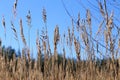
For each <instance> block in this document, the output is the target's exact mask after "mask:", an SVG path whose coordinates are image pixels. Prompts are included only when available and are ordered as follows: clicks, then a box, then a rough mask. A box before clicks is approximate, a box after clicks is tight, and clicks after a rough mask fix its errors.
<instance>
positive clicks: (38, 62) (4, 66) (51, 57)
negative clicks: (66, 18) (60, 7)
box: [0, 0, 120, 80]
mask: <svg viewBox="0 0 120 80" xmlns="http://www.w3.org/2000/svg"><path fill="white" fill-rule="evenodd" d="M98 4H99V5H98V6H99V10H100V12H101V15H102V17H103V18H104V21H101V23H100V26H99V28H98V31H97V33H96V36H97V35H98V34H100V32H101V30H102V29H101V27H102V26H103V23H104V24H105V25H104V26H105V27H106V28H105V30H103V32H104V35H103V36H104V39H105V40H104V42H103V43H105V45H106V46H104V45H103V44H101V43H100V42H99V40H97V39H96V38H97V37H93V35H92V19H91V18H92V17H91V12H90V10H89V9H87V11H86V18H85V19H83V20H81V19H80V14H78V20H77V22H76V23H74V22H75V21H74V20H73V19H72V27H71V28H68V31H67V30H66V32H68V34H64V35H63V36H60V32H59V26H58V25H56V27H55V30H54V34H53V35H54V40H53V41H54V42H53V45H54V48H53V51H54V52H53V54H52V53H51V48H50V44H49V37H50V36H48V32H47V25H46V24H47V14H46V10H45V8H44V9H43V12H42V13H43V21H44V23H45V30H44V31H42V33H43V34H42V35H40V34H39V30H38V31H37V37H36V48H37V55H38V56H37V59H35V60H34V59H32V58H31V57H30V54H31V52H30V28H31V14H30V11H29V12H28V15H27V21H28V26H29V47H27V42H26V38H25V36H24V31H23V24H22V19H20V21H19V24H20V35H19V36H21V39H22V42H23V44H24V48H23V49H22V51H21V53H22V56H21V57H16V56H15V54H16V53H14V55H12V56H13V57H12V58H9V57H7V55H4V54H9V52H6V51H4V50H2V49H3V48H2V46H1V44H2V40H0V64H1V65H0V80H120V67H119V66H120V59H118V58H115V56H118V54H119V49H120V39H115V38H114V36H113V32H112V30H113V29H114V28H113V16H114V14H113V12H112V13H110V14H111V15H110V16H108V12H107V8H106V0H104V5H102V3H101V2H98ZM16 6H17V0H16V2H15V4H14V8H15V10H16ZM14 15H15V14H14ZM2 24H3V26H4V29H5V20H4V18H3V23H2ZM11 26H12V27H11V29H12V30H13V32H14V36H15V39H16V40H17V41H18V43H19V39H18V35H17V31H16V29H15V26H14V23H13V22H11ZM118 29H119V27H118ZM76 32H78V33H79V34H78V35H75V34H76ZM117 35H119V34H117ZM117 38H118V37H117ZM60 42H61V43H60ZM59 43H60V45H58V44H59ZM115 43H118V45H116V44H115ZM18 45H20V44H18ZM61 45H62V51H61V52H62V53H61V55H60V54H58V52H59V51H58V48H60V46H61ZM82 45H83V46H82ZM66 47H67V48H70V50H71V49H73V51H74V52H73V51H72V50H71V53H72V54H73V55H76V57H77V60H74V59H71V58H70V59H69V58H66V54H69V53H68V52H67V50H66ZM73 47H74V48H73ZM100 47H102V49H103V48H105V50H106V51H104V50H103V51H102V50H101V48H100ZM83 53H84V54H87V56H86V57H87V58H86V59H85V60H82V59H81V58H82V57H83V56H81V55H82V54H83ZM25 54H27V56H26V55H25ZM96 54H100V55H104V56H107V54H109V55H111V57H109V58H105V59H97V56H96ZM43 55H44V57H43ZM70 55H71V54H70ZM99 58H100V57H99Z"/></svg>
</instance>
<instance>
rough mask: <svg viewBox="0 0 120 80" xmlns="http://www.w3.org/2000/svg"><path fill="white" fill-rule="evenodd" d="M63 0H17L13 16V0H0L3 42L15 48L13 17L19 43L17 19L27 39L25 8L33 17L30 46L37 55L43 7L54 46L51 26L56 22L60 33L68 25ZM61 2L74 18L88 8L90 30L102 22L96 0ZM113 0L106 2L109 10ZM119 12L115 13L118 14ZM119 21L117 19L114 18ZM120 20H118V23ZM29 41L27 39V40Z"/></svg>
mask: <svg viewBox="0 0 120 80" xmlns="http://www.w3.org/2000/svg"><path fill="white" fill-rule="evenodd" d="M61 1H62V0H35V1H34V0H18V5H17V16H16V18H14V16H13V13H12V9H13V5H14V2H15V0H10V1H7V0H0V20H1V21H2V16H4V17H5V21H6V39H5V37H4V28H3V26H2V24H1V25H0V32H1V33H0V38H1V39H2V42H3V45H5V46H6V47H7V46H12V47H13V48H15V49H16V50H18V45H17V41H16V40H15V39H14V34H13V32H12V30H11V25H10V21H11V20H12V21H13V23H14V25H15V28H16V30H17V34H18V38H19V42H20V47H21V48H22V47H23V43H22V40H21V37H20V27H19V20H20V19H22V20H23V28H24V34H25V37H26V40H27V42H28V25H27V22H26V21H27V19H26V15H27V13H28V11H29V10H30V11H31V18H32V23H31V24H32V28H31V36H30V37H31V39H30V42H31V43H30V44H31V45H30V48H31V49H32V50H33V53H34V56H36V31H37V29H39V31H41V30H42V28H43V27H44V22H43V19H42V9H43V8H45V9H46V12H47V27H48V35H49V38H50V44H51V49H52V48H53V45H52V44H53V34H54V28H55V26H56V25H58V26H59V29H60V35H63V33H67V32H66V31H67V28H68V27H71V18H70V16H68V14H67V13H66V11H65V9H64V7H63V4H62V2H61ZM63 1H64V4H65V6H66V8H67V10H68V11H69V13H70V14H71V16H72V17H73V18H74V20H77V15H78V13H79V12H80V15H81V16H80V17H81V18H85V16H86V9H90V11H91V14H92V25H93V34H94V33H95V32H96V30H97V26H98V25H99V23H100V22H101V20H102V18H101V14H100V12H99V9H98V3H97V1H96V0H92V1H90V0H71V1H69V0H63ZM112 2H113V1H110V2H108V3H109V5H108V6H109V11H110V12H111V11H112V10H113V9H115V7H111V5H110V3H112ZM114 13H115V14H119V11H118V9H117V8H116V9H115V12H114ZM119 17H120V16H119V15H118V16H117V18H119ZM116 23H118V22H116ZM118 24H119V23H118ZM40 34H41V32H40ZM27 44H28V43H27Z"/></svg>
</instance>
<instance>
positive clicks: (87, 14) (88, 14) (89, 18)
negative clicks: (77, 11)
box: [86, 9, 91, 26]
mask: <svg viewBox="0 0 120 80" xmlns="http://www.w3.org/2000/svg"><path fill="white" fill-rule="evenodd" d="M86 18H87V22H88V25H89V26H91V14H90V10H89V9H87V13H86Z"/></svg>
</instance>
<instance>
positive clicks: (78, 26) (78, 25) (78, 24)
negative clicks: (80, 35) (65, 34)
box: [76, 13, 80, 32]
mask: <svg viewBox="0 0 120 80" xmlns="http://www.w3.org/2000/svg"><path fill="white" fill-rule="evenodd" d="M79 28H80V13H78V20H77V25H76V29H77V31H78V32H79Z"/></svg>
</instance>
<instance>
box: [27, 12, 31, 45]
mask: <svg viewBox="0 0 120 80" xmlns="http://www.w3.org/2000/svg"><path fill="white" fill-rule="evenodd" d="M26 17H27V23H28V26H29V29H28V40H29V41H28V42H29V47H30V29H31V27H32V25H31V13H30V10H29V11H28V14H27V16H26Z"/></svg>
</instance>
